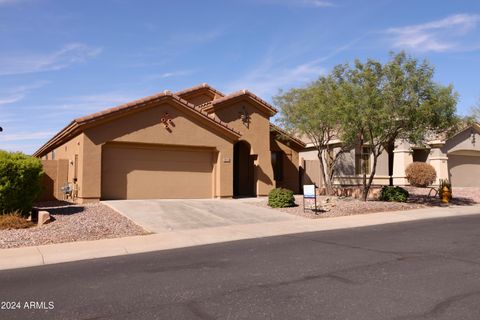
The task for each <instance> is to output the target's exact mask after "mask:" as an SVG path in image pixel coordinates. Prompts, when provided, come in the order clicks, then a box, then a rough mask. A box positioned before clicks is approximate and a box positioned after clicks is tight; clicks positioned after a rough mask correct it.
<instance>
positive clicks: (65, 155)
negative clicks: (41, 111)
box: [48, 133, 85, 198]
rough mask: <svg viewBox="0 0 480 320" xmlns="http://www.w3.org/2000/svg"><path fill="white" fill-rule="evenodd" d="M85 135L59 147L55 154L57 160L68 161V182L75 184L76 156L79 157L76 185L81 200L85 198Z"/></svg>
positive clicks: (78, 136)
mask: <svg viewBox="0 0 480 320" xmlns="http://www.w3.org/2000/svg"><path fill="white" fill-rule="evenodd" d="M84 139H85V135H84V134H83V133H81V134H79V135H77V136H76V137H74V138H72V139H71V140H69V141H67V142H66V143H64V144H63V145H61V146H60V147H57V148H56V149H55V150H54V152H55V160H60V159H62V160H67V161H68V170H67V177H66V179H67V182H68V183H73V182H74V178H75V155H77V156H78V163H77V182H76V184H75V185H74V188H75V189H76V192H77V195H78V197H79V198H82V197H83V183H84V181H85V180H84V179H83V173H84V171H85V170H84V167H85V166H84V163H83V161H84V158H85V157H84V153H83V144H84ZM48 158H49V159H52V152H49V157H48Z"/></svg>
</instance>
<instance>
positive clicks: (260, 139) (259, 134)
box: [214, 101, 298, 196]
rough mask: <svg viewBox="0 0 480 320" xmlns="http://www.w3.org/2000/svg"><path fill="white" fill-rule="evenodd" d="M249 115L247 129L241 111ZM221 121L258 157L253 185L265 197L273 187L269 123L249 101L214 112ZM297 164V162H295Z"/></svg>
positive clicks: (257, 192)
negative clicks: (247, 144) (248, 145)
mask: <svg viewBox="0 0 480 320" xmlns="http://www.w3.org/2000/svg"><path fill="white" fill-rule="evenodd" d="M244 107H245V110H246V112H247V113H248V114H249V116H250V123H249V125H248V127H247V126H246V125H245V124H244V123H243V121H242V119H241V118H240V114H241V113H243V110H244ZM214 113H215V114H216V116H217V117H218V118H220V119H221V120H222V121H224V122H226V123H228V125H229V126H230V127H232V128H234V129H235V130H237V131H239V132H240V133H241V134H242V137H241V140H245V141H247V142H248V143H249V144H250V146H251V148H252V149H251V154H254V155H258V157H257V159H256V160H255V163H254V164H255V173H254V179H255V185H256V194H257V195H258V196H262V195H267V194H268V192H269V191H270V190H271V189H272V188H273V187H274V185H275V181H274V179H273V169H272V164H271V153H270V134H269V132H270V121H269V118H268V117H267V116H265V115H264V114H262V113H261V112H260V111H259V109H258V108H257V107H255V106H254V105H252V103H250V102H249V101H240V102H236V103H232V104H231V105H228V106H223V107H221V108H219V109H216V110H215V111H214ZM297 163H298V161H297Z"/></svg>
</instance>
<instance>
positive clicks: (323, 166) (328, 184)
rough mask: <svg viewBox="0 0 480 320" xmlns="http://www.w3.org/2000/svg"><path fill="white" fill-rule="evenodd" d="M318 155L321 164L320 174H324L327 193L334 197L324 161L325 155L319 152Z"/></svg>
mask: <svg viewBox="0 0 480 320" xmlns="http://www.w3.org/2000/svg"><path fill="white" fill-rule="evenodd" d="M317 155H318V160H319V163H320V173H321V174H322V179H323V183H324V184H325V193H326V194H327V195H332V184H331V181H330V179H328V176H327V175H326V174H325V161H324V159H323V154H322V152H321V151H319V152H318V154H317Z"/></svg>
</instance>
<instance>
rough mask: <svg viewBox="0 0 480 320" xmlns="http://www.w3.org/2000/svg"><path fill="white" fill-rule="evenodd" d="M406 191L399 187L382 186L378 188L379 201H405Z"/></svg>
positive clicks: (406, 198) (406, 197)
mask: <svg viewBox="0 0 480 320" xmlns="http://www.w3.org/2000/svg"><path fill="white" fill-rule="evenodd" d="M408 196H409V194H408V191H407V190H405V189H403V188H401V187H392V186H384V187H383V188H382V190H380V197H379V200H380V201H388V202H407V200H408Z"/></svg>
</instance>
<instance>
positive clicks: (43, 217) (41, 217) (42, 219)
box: [37, 211, 50, 226]
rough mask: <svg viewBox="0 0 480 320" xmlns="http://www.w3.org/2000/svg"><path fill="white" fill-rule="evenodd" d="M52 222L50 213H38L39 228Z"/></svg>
mask: <svg viewBox="0 0 480 320" xmlns="http://www.w3.org/2000/svg"><path fill="white" fill-rule="evenodd" d="M49 222H50V213H48V211H38V222H37V224H38V226H41V225H43V224H45V223H49Z"/></svg>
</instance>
